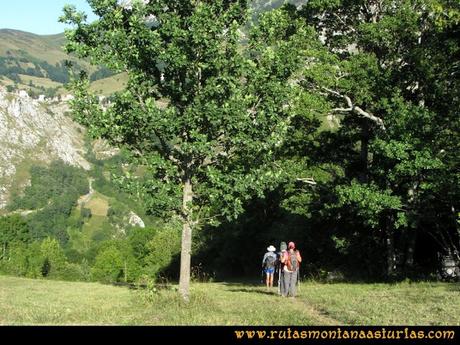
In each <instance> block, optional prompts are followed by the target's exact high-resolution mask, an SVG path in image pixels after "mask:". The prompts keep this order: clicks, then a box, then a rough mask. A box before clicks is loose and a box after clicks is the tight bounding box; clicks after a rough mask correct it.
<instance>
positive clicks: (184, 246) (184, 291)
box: [179, 177, 193, 302]
mask: <svg viewBox="0 0 460 345" xmlns="http://www.w3.org/2000/svg"><path fill="white" fill-rule="evenodd" d="M182 200H183V202H182V213H183V220H182V221H183V223H182V243H181V256H180V278H179V293H180V295H181V296H182V298H183V299H184V300H185V301H186V302H188V301H189V299H190V262H191V260H190V254H191V250H192V217H191V216H192V214H191V213H192V212H191V203H192V202H193V189H192V181H191V178H190V177H186V178H184V183H183V199H182Z"/></svg>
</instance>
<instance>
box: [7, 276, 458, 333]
mask: <svg viewBox="0 0 460 345" xmlns="http://www.w3.org/2000/svg"><path fill="white" fill-rule="evenodd" d="M459 297H460V288H459V285H458V284H455V283H452V284H448V283H414V284H409V283H402V284H395V285H391V284H320V283H314V282H308V283H304V284H302V285H301V290H300V293H299V295H298V296H297V298H295V299H292V298H282V297H279V296H278V295H277V294H276V289H273V290H271V291H266V289H265V287H263V286H254V285H247V284H243V283H241V284H238V283H194V284H192V286H191V301H190V303H189V304H185V303H184V302H182V300H181V299H180V298H179V296H178V294H177V291H176V287H175V286H173V288H170V289H164V290H159V291H158V292H156V293H151V294H150V295H148V294H147V292H146V290H130V289H127V288H123V287H114V286H109V285H101V284H98V283H70V282H61V281H49V280H32V279H23V278H13V277H5V276H0V324H2V325H7V324H8V325H77V324H78V325H114V324H116V325H305V326H307V325H355V324H359V325H372V324H375V325H398V324H403V325H459V324H460V315H459V313H458V310H459V308H460V298H459Z"/></svg>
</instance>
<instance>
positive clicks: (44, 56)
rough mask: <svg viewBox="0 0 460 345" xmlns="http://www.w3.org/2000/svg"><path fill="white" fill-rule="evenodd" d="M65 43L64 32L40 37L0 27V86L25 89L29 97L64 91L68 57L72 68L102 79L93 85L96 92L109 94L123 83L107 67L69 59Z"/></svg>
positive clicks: (10, 88)
mask: <svg viewBox="0 0 460 345" xmlns="http://www.w3.org/2000/svg"><path fill="white" fill-rule="evenodd" d="M64 45H65V37H64V34H63V33H62V34H57V35H46V36H41V35H35V34H32V33H28V32H23V31H18V30H11V29H1V30H0V85H3V86H7V87H8V88H9V90H13V89H24V90H27V91H29V93H30V94H31V95H32V96H37V95H40V94H44V95H46V96H49V97H51V96H55V95H59V94H67V93H68V91H67V90H65V88H64V84H66V83H67V82H68V81H69V73H68V68H67V67H66V61H68V60H69V61H71V62H72V64H73V66H74V69H75V70H77V71H78V70H85V71H87V72H88V73H89V76H90V79H91V81H93V82H97V81H99V80H102V79H103V80H104V82H99V83H98V84H96V86H95V91H97V92H100V93H101V94H103V95H108V94H110V93H113V92H114V91H118V90H119V89H120V88H121V86H122V85H123V82H122V81H120V78H119V77H116V76H114V77H113V78H112V77H111V75H112V73H111V72H110V71H109V70H107V69H106V68H102V67H101V68H96V67H94V66H91V65H90V64H89V63H88V62H86V61H83V60H80V59H76V58H69V56H68V55H67V53H66V52H65V51H64V48H63V47H64ZM105 87H107V90H106V89H105ZM101 90H102V91H101Z"/></svg>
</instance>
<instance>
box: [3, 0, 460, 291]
mask: <svg viewBox="0 0 460 345" xmlns="http://www.w3.org/2000/svg"><path fill="white" fill-rule="evenodd" d="M281 3H282V1H272V2H267V1H255V2H254V3H253V4H252V5H253V9H254V8H255V9H256V11H255V12H254V11H252V12H250V11H249V4H248V3H247V1H242V0H240V1H184V0H180V1H179V0H177V1H171V0H169V1H162V0H156V1H150V2H136V1H133V2H132V3H129V4H128V5H127V4H125V5H120V4H118V2H117V1H115V0H114V1H101V0H93V1H90V4H91V6H92V8H93V10H94V12H95V13H96V14H97V15H98V16H99V17H100V20H99V21H96V22H94V23H86V22H85V17H84V15H82V14H81V13H79V12H77V11H76V10H75V9H74V8H72V7H66V9H65V13H64V16H63V17H62V19H61V20H62V21H64V22H66V23H69V24H73V25H74V29H73V30H69V31H68V32H67V33H66V36H67V39H68V44H67V50H68V52H69V53H72V54H76V55H77V56H79V57H81V58H87V59H90V60H91V61H92V62H93V63H94V64H98V65H100V64H102V65H105V66H106V67H107V68H108V69H110V70H111V71H112V72H113V73H118V72H122V71H124V72H127V73H128V75H129V82H128V85H127V87H126V90H124V91H123V92H120V93H117V94H116V95H114V96H113V98H112V100H113V102H112V105H111V107H109V108H108V109H106V108H103V107H101V106H100V105H99V103H98V101H97V97H96V96H95V95H92V94H91V93H89V91H88V89H87V86H88V83H89V82H88V78H87V75H86V74H85V73H81V74H80V76H75V79H74V82H73V89H74V92H75V95H76V99H75V101H74V102H73V112H74V114H75V117H76V119H77V120H78V121H79V122H80V123H82V124H84V125H86V126H87V127H88V129H89V133H90V134H91V135H92V136H93V137H97V138H99V137H100V138H104V139H106V140H108V141H109V142H110V143H111V144H112V145H114V146H118V147H120V148H122V149H123V155H122V156H119V158H114V159H112V160H111V161H110V162H109V161H107V162H105V161H98V160H97V159H94V160H93V162H92V163H93V166H94V168H93V171H92V172H91V174H92V175H93V178H94V179H95V180H96V182H95V184H94V188H95V190H97V191H99V192H100V193H103V194H105V195H110V193H112V197H113V198H114V199H116V200H118V201H119V202H120V201H121V203H124V202H125V201H126V200H131V201H130V203H131V204H130V205H132V207H136V206H133V205H138V206H137V207H138V208H141V209H142V210H141V211H139V212H140V214H142V215H143V217H145V219H148V220H149V223H150V224H148V226H147V227H146V228H144V229H140V228H135V227H134V228H132V229H129V230H128V231H126V232H125V233H123V234H120V233H116V231H114V230H113V229H114V228H116V227H115V224H116V220H111V221H107V222H106V223H105V230H106V233H105V235H104V234H103V231H101V234H99V235H98V236H99V237H96V238H93V239H92V242H91V243H92V244H91V245H90V246H89V247H88V248H86V249H85V250H80V251H78V250H75V249H73V250H71V248H74V246H72V245H69V243H71V242H72V240H71V237H72V236H70V240H69V231H70V229H74V230H75V229H77V230H78V229H79V227H81V226H82V224H84V223H85V219H87V218H88V217H91V214H90V212H89V213H88V212H87V211H86V212H85V211H83V210H82V211H81V213H80V214H79V215H78V217H77V216H75V214H74V215H72V212H75V205H76V201H77V199H78V196H79V195H83V194H85V193H86V191H87V188H88V185H87V184H85V183H83V182H84V181H86V180H85V178H84V175H82V173H81V172H78V171H77V170H76V169H74V168H70V167H65V166H63V165H62V164H56V165H54V166H51V167H50V168H38V167H37V168H34V169H33V170H32V171H31V175H32V184H31V186H30V187H27V188H26V191H25V192H24V195H23V196H18V197H16V198H14V199H13V201H12V204H11V210H15V209H39V211H37V212H36V214H34V215H31V216H28V217H26V219H23V218H22V217H20V216H17V215H12V216H8V217H4V218H2V219H1V220H0V227H1V228H2V229H3V231H1V234H2V235H1V236H2V243H3V256H2V261H1V262H2V268H3V270H7V271H8V272H10V273H14V274H20V275H28V276H36V277H38V276H53V272H55V274H56V275H55V276H59V275H61V276H62V277H65V276H66V275H68V276H72V277H73V278H72V279H86V280H88V279H95V280H104V281H129V282H135V281H137V280H139V279H141V278H142V277H150V278H154V277H157V278H158V277H169V278H170V279H177V276H178V271H179V267H180V292H181V294H182V295H183V296H184V297H185V298H187V296H188V281H189V279H190V277H192V278H199V277H201V278H203V277H208V278H209V277H215V278H218V279H221V278H222V279H231V278H236V277H242V276H252V277H256V276H257V275H258V274H260V271H259V269H260V260H261V258H262V255H263V254H264V251H265V248H266V247H267V246H268V245H269V244H274V245H275V246H279V243H280V241H294V242H296V244H297V247H298V248H299V249H300V250H301V253H302V255H303V257H304V263H303V265H302V267H301V274H302V276H304V277H313V278H317V279H321V278H325V277H326V276H327V272H331V271H335V272H340V274H341V275H342V276H343V277H345V278H349V279H352V278H353V279H399V278H406V277H409V278H423V279H429V278H430V277H433V276H434V275H433V273H434V271H435V267H436V260H437V253H446V252H448V251H449V250H450V251H454V250H457V251H458V250H459V249H460V227H459V226H460V223H459V207H460V205H459V200H460V190H459V182H460V181H459V178H460V170H459V167H460V165H459V155H458V152H459V149H460V147H459V146H460V140H459V139H460V138H459V133H460V132H459V129H460V128H459V127H460V117H459V116H458V115H459V114H458V112H459V105H460V104H459V101H460V99H459V91H460V83H459V81H460V63H459V61H460V34H459V20H460V5H459V3H458V2H457V1H448V0H399V1H391V0H373V1H361V0H310V1H308V2H305V1H297V2H292V3H293V4H294V5H293V4H288V5H285V6H282V7H279V6H280V5H281ZM278 7H279V8H278ZM275 8H276V9H275ZM120 157H122V158H120ZM117 159H118V160H117ZM122 166H123V168H122ZM109 167H110V168H109ZM46 169H49V170H46ZM106 171H110V172H111V176H112V178H110V179H107V178H105V177H104V176H105V175H104V172H106ZM69 181H72V182H71V183H69ZM50 185H52V186H55V188H54V187H53V188H52V189H49V186H50ZM139 205H140V206H139ZM72 210H73V211H72ZM117 212H120V211H117V210H112V211H111V212H110V214H111V215H112V216H113V215H115V214H117ZM79 224H80V225H79ZM70 232H71V233H72V231H70ZM181 232H182V235H181ZM44 237H46V239H44V240H43V238H44ZM181 241H182V242H181ZM34 253H41V254H40V255H38V254H37V255H36V254H34ZM190 254H191V255H190ZM190 260H191V261H190ZM53 270H54V271H53ZM71 270H73V273H72V274H70V273H69V272H70V271H71ZM57 272H59V273H57ZM75 272H77V273H75Z"/></svg>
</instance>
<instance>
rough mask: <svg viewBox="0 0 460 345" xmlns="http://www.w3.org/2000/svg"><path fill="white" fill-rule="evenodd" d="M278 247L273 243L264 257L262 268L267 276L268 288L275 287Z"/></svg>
mask: <svg viewBox="0 0 460 345" xmlns="http://www.w3.org/2000/svg"><path fill="white" fill-rule="evenodd" d="M275 251H276V248H275V247H274V246H273V245H270V246H269V247H268V248H267V252H266V253H265V255H264V258H263V259H262V268H263V269H264V272H265V275H266V278H265V283H266V285H267V289H269V288H271V287H273V276H274V275H275V267H276V261H277V258H276V254H275Z"/></svg>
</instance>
